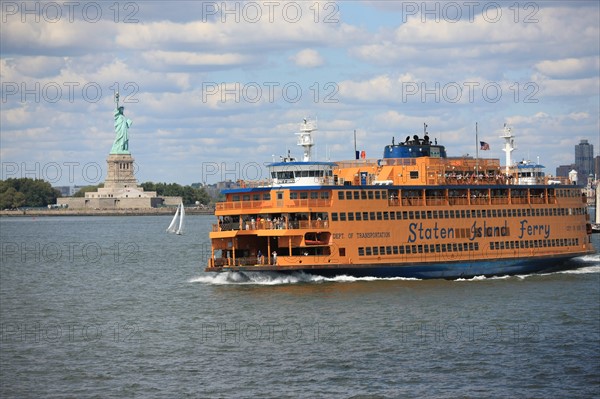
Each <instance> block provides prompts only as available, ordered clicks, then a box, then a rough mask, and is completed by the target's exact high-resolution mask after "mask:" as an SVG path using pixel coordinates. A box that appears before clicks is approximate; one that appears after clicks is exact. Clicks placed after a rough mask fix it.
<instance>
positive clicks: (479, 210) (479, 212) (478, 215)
mask: <svg viewBox="0 0 600 399" xmlns="http://www.w3.org/2000/svg"><path fill="white" fill-rule="evenodd" d="M477 218H478V219H479V218H481V209H477Z"/></svg>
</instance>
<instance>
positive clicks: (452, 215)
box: [450, 210, 454, 219]
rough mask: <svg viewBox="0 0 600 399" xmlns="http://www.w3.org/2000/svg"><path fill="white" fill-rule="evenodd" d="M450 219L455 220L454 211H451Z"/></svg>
mask: <svg viewBox="0 0 600 399" xmlns="http://www.w3.org/2000/svg"><path fill="white" fill-rule="evenodd" d="M450 219H454V211H453V210H451V211H450Z"/></svg>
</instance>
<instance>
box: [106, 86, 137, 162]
mask: <svg viewBox="0 0 600 399" xmlns="http://www.w3.org/2000/svg"><path fill="white" fill-rule="evenodd" d="M115 99H116V102H117V108H116V109H115V134H116V136H115V142H114V143H113V146H112V149H111V150H110V153H111V154H130V152H129V135H128V133H127V130H128V129H129V127H130V126H131V124H132V123H133V122H132V121H131V119H127V118H125V115H123V110H124V109H125V107H123V106H121V107H119V93H117V94H115Z"/></svg>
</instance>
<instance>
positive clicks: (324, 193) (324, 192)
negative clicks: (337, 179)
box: [321, 191, 329, 199]
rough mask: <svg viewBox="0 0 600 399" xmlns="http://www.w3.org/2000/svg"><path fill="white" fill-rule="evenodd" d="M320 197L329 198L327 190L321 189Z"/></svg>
mask: <svg viewBox="0 0 600 399" xmlns="http://www.w3.org/2000/svg"><path fill="white" fill-rule="evenodd" d="M321 198H322V199H329V192H328V191H323V192H322V193H321Z"/></svg>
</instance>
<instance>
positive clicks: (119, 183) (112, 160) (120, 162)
mask: <svg viewBox="0 0 600 399" xmlns="http://www.w3.org/2000/svg"><path fill="white" fill-rule="evenodd" d="M106 163H107V164H108V171H107V174H106V180H105V181H104V188H108V189H122V188H129V187H131V188H134V187H137V180H136V178H135V176H134V166H133V157H132V156H131V155H129V154H110V155H109V156H108V159H107V160H106Z"/></svg>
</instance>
